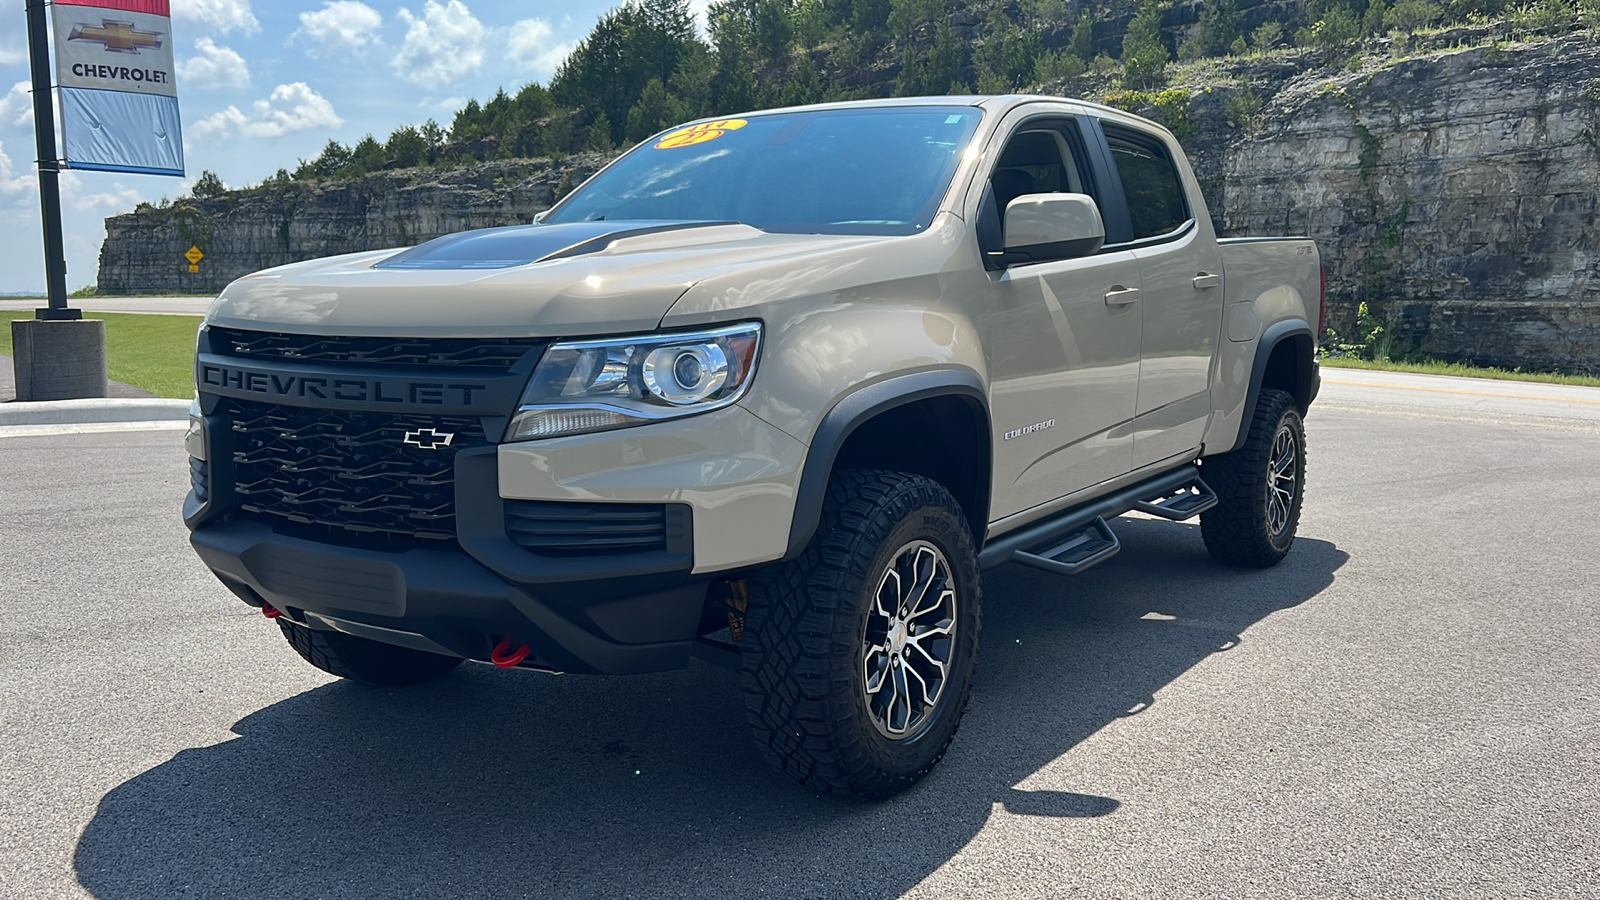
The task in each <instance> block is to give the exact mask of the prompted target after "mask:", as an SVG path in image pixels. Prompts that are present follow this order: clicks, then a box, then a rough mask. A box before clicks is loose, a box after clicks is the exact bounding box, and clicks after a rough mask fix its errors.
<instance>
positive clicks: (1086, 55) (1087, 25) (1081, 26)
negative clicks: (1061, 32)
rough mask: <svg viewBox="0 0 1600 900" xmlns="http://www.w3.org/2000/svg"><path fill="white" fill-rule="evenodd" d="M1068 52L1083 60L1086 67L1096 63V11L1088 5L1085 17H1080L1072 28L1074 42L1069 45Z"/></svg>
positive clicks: (1084, 12) (1085, 8)
mask: <svg viewBox="0 0 1600 900" xmlns="http://www.w3.org/2000/svg"><path fill="white" fill-rule="evenodd" d="M1067 52H1068V53H1071V54H1072V55H1073V56H1076V57H1077V58H1078V59H1080V60H1082V62H1083V64H1084V65H1085V66H1087V65H1089V63H1091V62H1093V61H1094V11H1093V10H1091V9H1090V8H1089V7H1088V5H1087V4H1086V5H1085V6H1084V9H1083V15H1081V16H1079V17H1078V24H1077V25H1075V26H1073V28H1072V40H1071V41H1069V42H1068V43H1067Z"/></svg>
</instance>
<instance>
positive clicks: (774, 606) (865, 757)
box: [742, 470, 981, 799]
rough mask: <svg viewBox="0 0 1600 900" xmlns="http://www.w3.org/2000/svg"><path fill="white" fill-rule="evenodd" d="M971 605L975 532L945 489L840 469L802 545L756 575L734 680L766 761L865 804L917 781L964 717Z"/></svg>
mask: <svg viewBox="0 0 1600 900" xmlns="http://www.w3.org/2000/svg"><path fill="white" fill-rule="evenodd" d="M980 600H981V586H980V583H979V578H978V565H977V556H976V553H975V552H974V549H973V543H972V537H971V534H970V533H969V532H968V530H967V525H966V521H965V519H964V517H963V516H962V513H961V509H960V507H959V506H958V505H957V504H956V501H955V499H954V498H952V497H951V496H950V494H949V493H948V492H947V491H946V490H945V489H944V488H943V487H941V486H940V485H938V484H937V483H935V482H933V481H930V480H929V479H926V478H923V477H920V476H916V475H907V474H903V473H898V472H881V471H867V470H856V471H846V472H840V473H837V474H836V475H835V476H834V479H833V481H832V482H831V484H830V486H829V491H828V497H827V500H826V502H825V503H824V506H823V515H822V522H821V523H820V525H819V526H818V530H817V534H816V536H815V537H814V538H813V539H812V541H811V544H810V546H808V547H807V548H806V551H805V552H804V553H803V554H801V556H800V557H799V558H797V559H795V560H793V561H791V562H789V563H785V564H782V565H779V566H774V567H772V568H770V569H767V570H765V571H763V572H761V573H759V574H758V575H757V576H755V577H754V578H753V579H752V585H751V592H750V598H749V609H748V611H747V614H746V625H745V636H744V640H743V642H742V646H743V651H744V676H743V679H742V683H743V689H744V694H745V705H746V711H747V713H748V717H749V721H750V727H751V730H752V732H753V733H754V735H755V738H756V741H757V743H759V744H760V745H761V747H762V750H763V751H764V752H765V754H766V756H767V759H768V761H769V762H770V763H772V765H773V766H774V767H775V768H777V769H778V770H779V771H781V772H783V773H784V774H786V775H789V776H790V777H792V778H794V779H795V780H797V781H799V782H800V783H802V784H806V785H810V786H813V787H818V788H821V789H823V790H827V791H843V792H848V793H852V794H856V795H858V796H862V797H868V798H874V799H876V798H883V797H889V796H892V795H894V794H896V793H899V792H900V791H902V790H905V789H906V788H907V787H910V786H911V785H912V784H915V783H916V781H917V780H918V779H920V778H921V777H922V776H924V775H926V774H927V773H928V772H929V771H930V770H932V768H933V767H934V765H935V764H936V763H938V761H939V759H940V758H941V757H942V756H943V755H944V752H945V748H947V747H948V746H949V745H950V740H951V738H952V737H954V735H955V732H956V727H957V725H959V724H960V721H961V714H962V712H963V710H964V709H965V707H966V704H967V695H968V692H969V690H970V688H971V684H972V672H973V665H974V662H975V660H976V657H977V648H978V626H979V621H980V609H979V604H980Z"/></svg>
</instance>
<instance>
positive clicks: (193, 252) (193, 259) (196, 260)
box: [183, 247, 206, 272]
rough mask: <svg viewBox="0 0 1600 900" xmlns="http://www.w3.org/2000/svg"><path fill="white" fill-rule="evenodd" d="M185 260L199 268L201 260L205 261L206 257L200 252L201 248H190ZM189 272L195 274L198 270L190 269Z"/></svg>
mask: <svg viewBox="0 0 1600 900" xmlns="http://www.w3.org/2000/svg"><path fill="white" fill-rule="evenodd" d="M183 258H184V259H187V260H188V261H189V265H191V266H198V265H200V260H202V259H205V258H206V255H205V254H204V253H201V252H200V248H199V247H190V248H189V252H188V253H185V254H184V255H183ZM189 271H191V272H193V271H196V270H195V269H190V270H189Z"/></svg>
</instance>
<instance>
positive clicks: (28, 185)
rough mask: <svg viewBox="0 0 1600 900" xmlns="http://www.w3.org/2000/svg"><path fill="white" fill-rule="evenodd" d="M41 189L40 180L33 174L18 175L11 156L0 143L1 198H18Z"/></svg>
mask: <svg viewBox="0 0 1600 900" xmlns="http://www.w3.org/2000/svg"><path fill="white" fill-rule="evenodd" d="M38 187H39V178H38V176H37V175H34V174H33V173H32V172H25V173H23V174H20V175H19V174H18V173H17V171H16V168H15V167H14V166H13V165H12V163H11V156H10V154H8V153H6V148H5V145H4V144H3V143H0V197H16V196H18V195H20V194H22V193H24V192H32V191H35V190H37V189H38Z"/></svg>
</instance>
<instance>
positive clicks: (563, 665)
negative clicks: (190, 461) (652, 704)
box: [190, 519, 706, 675]
mask: <svg viewBox="0 0 1600 900" xmlns="http://www.w3.org/2000/svg"><path fill="white" fill-rule="evenodd" d="M190 541H191V543H193V545H194V548H195V550H196V552H198V553H199V554H200V558H201V559H202V560H203V561H204V562H205V564H206V565H207V566H208V567H210V569H211V571H212V572H213V573H215V574H216V576H217V577H218V578H219V579H221V581H222V583H223V584H225V585H227V586H228V587H229V589H231V590H232V591H233V592H234V593H236V594H238V595H239V596H240V597H241V598H243V599H244V600H245V601H246V602H248V603H251V604H252V605H256V606H259V605H260V604H261V603H262V602H263V601H264V602H267V603H270V604H272V605H273V606H275V607H277V608H278V609H280V610H282V611H283V612H284V613H285V615H286V616H288V617H289V618H291V619H293V620H294V621H296V622H298V623H300V624H302V625H308V626H313V627H319V626H321V625H323V624H324V622H325V621H326V620H327V619H329V618H331V619H334V620H337V621H340V622H347V623H356V624H358V625H366V626H375V628H376V629H384V630H388V631H393V632H397V633H398V634H397V637H398V636H399V635H416V636H421V637H423V638H426V639H427V640H428V641H430V642H431V643H433V644H435V645H438V646H439V647H440V648H443V649H445V650H448V651H449V652H451V653H454V654H456V655H458V656H463V657H466V658H468V659H480V660H487V659H488V658H489V653H490V650H491V649H492V647H493V645H494V643H495V641H497V640H499V639H501V638H507V639H509V640H510V641H511V644H512V646H513V647H515V646H517V645H519V644H527V645H528V646H529V647H530V648H532V650H533V653H534V656H533V657H530V659H529V663H530V664H534V665H538V666H542V667H546V668H552V669H556V670H559V671H564V672H585V673H593V674H608V675H623V674H633V673H639V672H655V671H661V670H664V669H676V668H682V667H683V666H684V665H686V664H687V662H688V658H689V651H690V648H691V647H692V646H693V643H694V638H695V635H696V633H697V629H698V626H699V622H700V613H701V608H702V606H703V605H704V600H705V596H706V585H705V582H704V581H702V580H698V579H693V578H690V577H688V576H687V575H686V574H682V573H677V574H668V575H664V576H663V575H641V576H631V577H622V578H615V577H613V578H608V579H604V580H596V581H588V582H564V583H563V582H551V583H543V584H517V583H513V582H510V581H507V580H506V579H505V578H503V577H501V576H500V575H498V574H497V573H495V572H494V571H493V570H492V569H490V568H489V567H488V566H486V565H484V564H483V563H482V562H480V561H478V560H477V559H476V558H474V557H473V556H471V555H470V554H468V553H467V552H466V551H465V550H463V549H461V548H460V547H459V546H457V545H454V544H451V545H448V546H445V547H441V548H440V549H427V548H419V549H412V550H406V551H403V552H399V553H386V552H381V551H374V550H364V549H358V548H351V547H339V546H335V545H331V544H324V543H319V542H315V541H309V540H305V539H303V538H298V537H294V536H290V535H284V534H279V533H277V532H275V531H274V530H273V529H272V526H270V525H268V524H266V523H264V522H258V521H251V520H248V519H237V520H232V521H225V522H213V523H207V524H205V525H202V526H201V527H199V528H197V529H195V531H194V533H193V534H192V535H191V537H190ZM307 613H310V614H311V615H310V616H308V615H307ZM354 633H358V634H362V635H363V636H367V637H377V636H378V635H379V634H381V632H378V631H374V630H363V631H357V632H354ZM394 642H395V643H408V642H406V641H403V640H395V641H394ZM411 645H412V646H416V645H415V644H414V643H413V644H411Z"/></svg>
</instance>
